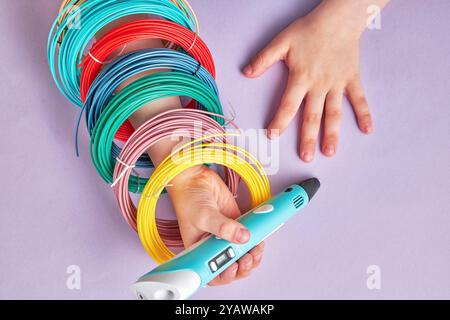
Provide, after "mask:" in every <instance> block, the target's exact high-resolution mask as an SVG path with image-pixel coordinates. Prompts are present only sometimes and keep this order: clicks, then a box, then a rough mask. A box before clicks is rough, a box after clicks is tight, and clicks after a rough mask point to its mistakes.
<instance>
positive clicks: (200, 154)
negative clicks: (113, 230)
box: [137, 134, 270, 264]
mask: <svg viewBox="0 0 450 320" xmlns="http://www.w3.org/2000/svg"><path fill="white" fill-rule="evenodd" d="M226 135H227V136H237V134H226ZM217 136H221V135H220V134H219V135H208V136H205V137H203V138H200V139H196V140H194V141H192V142H190V143H187V144H186V145H184V146H182V147H180V148H178V149H177V150H175V151H174V152H173V153H172V154H170V155H169V156H168V157H167V158H166V159H165V160H164V161H163V162H162V163H161V164H160V165H159V166H158V167H157V168H156V169H155V171H154V172H153V174H152V176H151V177H150V180H149V181H148V182H147V184H146V186H145V188H144V191H143V192H142V195H141V199H140V201H139V207H138V214H137V227H138V234H139V238H140V240H141V243H142V245H143V246H144V248H145V250H146V251H147V253H148V254H149V255H150V256H151V257H152V258H153V259H154V260H155V261H156V262H157V263H158V264H161V263H163V262H165V261H167V260H169V259H171V258H172V257H174V256H175V254H174V253H173V252H172V251H171V250H170V249H169V248H168V247H167V246H166V245H165V244H164V242H163V241H162V239H161V237H160V235H159V232H158V229H157V227H156V213H155V212H156V204H157V202H158V199H159V196H160V194H161V192H162V190H163V189H164V188H165V187H166V186H167V184H168V183H169V182H170V181H171V180H172V179H173V178H174V177H176V176H177V175H178V174H180V173H181V172H183V171H184V170H186V169H188V168H191V167H194V166H197V165H202V164H204V163H210V164H218V165H222V166H226V167H228V168H230V169H231V170H234V171H235V172H236V173H237V174H238V175H239V176H240V177H241V178H242V180H244V182H245V184H246V185H247V187H248V189H249V191H250V196H251V202H252V207H256V206H257V205H259V204H260V203H262V202H264V201H266V200H267V199H269V198H270V185H269V180H268V179H267V175H266V172H265V170H264V168H263V166H262V165H261V163H260V162H259V161H258V160H257V159H256V158H255V157H254V156H253V155H251V154H250V153H249V152H247V151H246V150H245V149H242V148H240V147H237V146H234V145H231V144H226V143H221V142H210V143H205V142H204V141H205V139H209V138H213V137H217ZM222 136H223V135H222Z"/></svg>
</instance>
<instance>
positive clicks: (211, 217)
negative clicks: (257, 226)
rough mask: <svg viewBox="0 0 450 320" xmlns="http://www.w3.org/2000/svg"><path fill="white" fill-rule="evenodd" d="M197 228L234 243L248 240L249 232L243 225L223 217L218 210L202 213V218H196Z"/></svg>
mask: <svg viewBox="0 0 450 320" xmlns="http://www.w3.org/2000/svg"><path fill="white" fill-rule="evenodd" d="M197 228H199V229H200V230H202V231H205V232H208V233H212V234H213V235H215V236H217V237H219V238H221V239H224V240H227V241H230V242H234V243H246V242H247V241H248V240H250V232H249V231H248V229H247V228H246V227H244V225H242V224H241V223H239V222H237V221H236V220H233V219H230V218H227V217H225V216H224V215H223V214H221V213H220V212H219V211H215V212H213V213H211V212H208V213H207V214H202V218H201V219H198V220H197Z"/></svg>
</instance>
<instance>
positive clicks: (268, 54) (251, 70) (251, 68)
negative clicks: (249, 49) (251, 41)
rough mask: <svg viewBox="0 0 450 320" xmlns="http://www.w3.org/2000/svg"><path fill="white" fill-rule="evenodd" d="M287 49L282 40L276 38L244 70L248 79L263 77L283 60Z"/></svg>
mask: <svg viewBox="0 0 450 320" xmlns="http://www.w3.org/2000/svg"><path fill="white" fill-rule="evenodd" d="M286 51H287V49H286V48H285V46H284V45H283V43H282V42H281V41H280V40H277V38H275V39H274V40H273V41H272V42H271V43H270V44H269V45H268V46H267V47H266V48H264V49H263V50H262V51H261V52H259V53H258V54H257V55H256V56H255V57H254V58H253V59H252V61H251V62H250V64H249V65H247V66H246V67H245V68H244V69H243V71H242V72H243V73H244V75H245V76H246V77H249V78H255V77H259V76H260V75H262V74H263V73H264V72H266V71H267V69H269V68H270V67H271V66H272V65H274V64H275V63H276V62H278V61H280V60H283V59H284V56H285V53H286Z"/></svg>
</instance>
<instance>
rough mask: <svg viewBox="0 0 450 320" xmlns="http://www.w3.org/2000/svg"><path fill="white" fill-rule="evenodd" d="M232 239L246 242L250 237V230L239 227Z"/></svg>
mask: <svg viewBox="0 0 450 320" xmlns="http://www.w3.org/2000/svg"><path fill="white" fill-rule="evenodd" d="M234 239H236V241H237V242H239V243H246V242H247V241H248V240H249V239H250V232H248V230H247V229H246V228H240V229H239V230H238V231H236V234H235V235H234Z"/></svg>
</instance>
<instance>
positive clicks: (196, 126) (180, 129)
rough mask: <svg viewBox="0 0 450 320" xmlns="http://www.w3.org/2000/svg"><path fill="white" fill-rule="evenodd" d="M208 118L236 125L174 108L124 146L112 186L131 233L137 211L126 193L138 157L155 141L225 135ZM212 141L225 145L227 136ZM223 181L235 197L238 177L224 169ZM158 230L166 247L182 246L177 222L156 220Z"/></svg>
mask: <svg viewBox="0 0 450 320" xmlns="http://www.w3.org/2000/svg"><path fill="white" fill-rule="evenodd" d="M211 116H217V117H222V118H224V119H225V120H226V121H228V123H230V124H232V125H233V126H234V127H235V128H236V129H237V126H236V125H235V124H234V123H233V122H232V121H229V120H228V119H226V118H225V117H224V116H222V115H218V114H214V113H211V112H207V111H202V110H195V109H174V110H169V111H166V112H164V113H161V114H159V115H157V116H155V117H153V118H152V119H150V120H148V121H147V122H146V123H144V124H143V125H142V126H141V127H139V128H138V129H137V130H136V131H135V132H134V133H133V134H132V135H131V137H130V138H129V139H128V141H127V142H126V144H125V145H124V147H123V149H122V152H121V153H120V155H119V159H118V161H117V162H116V165H115V168H114V175H113V181H116V183H115V184H114V186H113V190H114V194H115V196H116V202H117V205H118V206H119V208H120V210H121V212H122V215H123V217H124V218H125V220H126V222H127V223H128V224H129V225H130V227H131V228H132V229H133V230H135V231H136V230H137V209H136V207H135V205H134V203H133V201H132V199H131V197H130V193H129V191H128V181H129V179H130V175H131V172H132V170H129V169H130V168H132V167H133V165H134V164H135V163H136V161H137V160H138V158H139V157H140V156H141V155H142V154H143V153H145V152H146V151H147V150H148V149H149V148H150V147H151V146H153V145H154V144H155V143H157V142H158V141H160V140H162V139H165V138H170V137H187V138H191V139H197V138H201V137H202V136H204V135H209V134H224V133H225V129H224V128H223V127H222V126H221V125H220V124H219V123H217V122H216V121H215V120H214V119H212V118H211ZM211 141H218V142H227V137H226V136H222V137H215V138H211ZM224 181H225V183H226V185H227V186H228V188H229V189H230V191H231V192H232V193H233V194H234V195H236V194H237V189H238V185H239V181H240V177H239V176H238V175H237V174H236V173H235V172H234V171H233V170H230V169H228V168H224ZM156 224H157V226H158V231H159V233H160V235H161V238H162V240H163V241H164V243H165V244H166V245H167V246H168V247H174V248H175V247H183V241H182V239H181V235H180V230H179V227H178V222H177V220H170V219H160V218H157V219H156Z"/></svg>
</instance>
